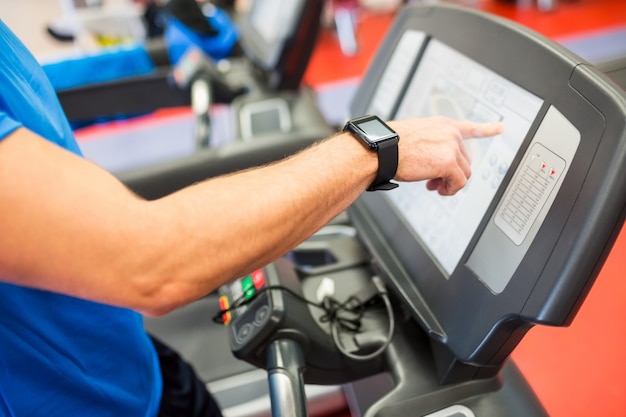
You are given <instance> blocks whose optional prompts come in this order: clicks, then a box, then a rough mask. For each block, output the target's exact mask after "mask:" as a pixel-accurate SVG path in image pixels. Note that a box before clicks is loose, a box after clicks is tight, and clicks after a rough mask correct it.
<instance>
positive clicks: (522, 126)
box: [385, 39, 543, 278]
mask: <svg viewBox="0 0 626 417" xmlns="http://www.w3.org/2000/svg"><path fill="white" fill-rule="evenodd" d="M542 104H543V100H542V99H540V98H539V97H537V96H535V95H533V94H531V93H530V92H528V91H526V90H524V89H523V88H521V87H519V86H518V85H516V84H514V83H512V82H510V81H508V80H507V79H505V78H503V77H501V76H499V75H498V74H496V73H495V72H493V71H491V70H490V69H488V68H486V67H485V66H483V65H481V64H479V63H477V62H476V61H474V60H472V59H470V58H468V57H467V56H465V55H463V54H461V53H459V52H458V51H456V50H454V49H452V48H450V47H449V46H447V45H445V44H444V43H442V42H440V41H438V40H436V39H432V40H430V42H429V43H428V45H427V47H426V49H425V51H424V55H423V56H422V58H421V60H420V63H419V66H418V67H417V70H416V71H415V73H414V74H413V77H412V79H411V80H410V82H409V84H408V87H407V89H406V92H405V94H404V97H403V99H402V101H401V102H400V105H399V107H398V110H397V112H396V114H395V116H394V119H404V118H411V117H428V116H447V117H449V118H453V119H469V120H474V121H481V122H483V121H500V122H503V123H504V125H505V130H504V132H503V133H502V134H501V135H499V136H496V137H493V138H486V139H468V140H466V142H465V144H466V146H467V149H468V151H469V154H470V156H471V163H472V165H471V168H472V177H471V178H470V180H469V181H468V183H467V185H466V186H465V187H464V188H463V189H462V190H461V191H459V192H458V193H457V194H456V195H454V196H451V197H450V196H440V195H439V194H437V193H436V192H432V191H428V190H427V189H426V187H425V184H424V183H403V184H402V185H401V187H399V188H397V189H395V190H392V191H389V192H387V193H386V194H385V196H386V197H387V198H388V199H389V201H390V203H391V205H392V206H393V207H395V208H396V209H397V212H398V215H399V216H400V217H401V218H402V219H403V220H404V221H405V222H406V223H407V224H408V225H409V227H410V229H411V230H412V231H413V232H414V233H415V234H416V236H417V238H418V240H420V241H421V243H422V246H423V247H424V248H425V250H426V251H427V252H428V253H429V254H430V256H431V257H432V258H433V260H435V262H436V263H437V265H438V266H439V268H440V269H441V270H442V272H443V274H444V276H446V277H448V278H449V277H450V275H452V273H453V272H454V270H455V268H456V266H457V264H458V263H459V261H460V260H461V257H462V256H463V253H464V252H465V251H466V249H467V246H468V244H469V243H470V240H471V239H472V237H473V235H474V234H475V232H476V229H477V228H478V226H479V224H480V222H481V221H482V219H483V217H484V215H485V212H486V211H487V208H488V207H489V205H490V204H491V201H492V199H493V197H494V195H495V193H496V191H497V189H498V187H499V186H500V183H501V182H502V179H503V177H504V175H505V174H506V173H507V170H508V169H509V166H510V165H511V162H512V161H513V158H514V157H515V155H516V153H517V151H518V150H519V148H520V146H521V144H522V142H523V140H524V138H525V137H526V135H527V133H528V130H529V128H530V126H531V123H532V122H533V120H534V119H535V118H536V116H537V114H538V112H539V110H540V108H541V106H542Z"/></svg>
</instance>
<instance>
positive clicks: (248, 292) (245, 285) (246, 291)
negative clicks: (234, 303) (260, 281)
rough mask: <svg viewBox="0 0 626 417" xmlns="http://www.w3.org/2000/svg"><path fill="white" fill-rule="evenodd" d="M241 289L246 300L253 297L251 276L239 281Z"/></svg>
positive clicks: (253, 290)
mask: <svg viewBox="0 0 626 417" xmlns="http://www.w3.org/2000/svg"><path fill="white" fill-rule="evenodd" d="M241 289H242V290H243V296H244V298H245V299H246V300H249V299H251V298H252V297H254V292H255V289H254V282H253V281H252V277H251V276H250V275H248V276H247V277H245V278H244V279H243V280H242V281H241Z"/></svg>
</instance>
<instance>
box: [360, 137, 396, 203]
mask: <svg viewBox="0 0 626 417" xmlns="http://www.w3.org/2000/svg"><path fill="white" fill-rule="evenodd" d="M377 154H378V172H377V173H376V178H375V179H374V181H373V182H372V184H371V185H370V186H369V187H368V188H367V191H387V190H393V189H394V188H396V187H397V186H398V184H396V183H395V182H391V181H390V180H391V179H392V178H393V177H394V176H395V175H396V171H397V169H398V138H397V137H395V138H391V139H388V140H385V141H382V142H379V143H378V151H377Z"/></svg>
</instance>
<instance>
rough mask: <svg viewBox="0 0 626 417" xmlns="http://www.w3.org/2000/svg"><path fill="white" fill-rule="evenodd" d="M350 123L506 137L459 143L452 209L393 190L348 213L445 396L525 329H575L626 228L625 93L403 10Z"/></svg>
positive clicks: (476, 23)
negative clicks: (436, 122)
mask: <svg viewBox="0 0 626 417" xmlns="http://www.w3.org/2000/svg"><path fill="white" fill-rule="evenodd" d="M451 28H454V30H451ZM351 114H352V116H360V115H363V114H377V115H379V116H380V117H382V118H385V119H404V118H410V117H427V116H447V117H449V118H454V119H471V120H475V121H501V122H503V123H504V125H505V130H504V132H503V133H502V134H500V135H498V136H496V137H493V138H488V139H469V140H467V141H466V145H467V147H468V150H469V152H470V155H471V157H472V173H473V175H472V177H471V179H470V180H469V182H468V184H467V186H466V187H465V188H464V189H462V190H461V191H460V192H459V193H457V194H456V195H455V196H452V197H443V196H440V195H438V194H436V193H433V192H430V191H427V190H426V188H425V185H424V184H423V183H402V184H400V187H399V188H397V189H395V190H392V191H388V192H377V193H366V194H365V195H363V196H362V197H361V198H360V200H359V201H358V202H357V203H356V204H354V205H353V206H352V207H351V209H350V214H351V219H352V221H353V222H354V224H355V226H356V228H357V230H358V231H359V235H360V237H361V238H362V239H363V241H364V242H365V244H366V246H367V247H368V249H369V250H370V252H371V254H372V257H373V258H374V260H375V264H376V266H377V269H378V270H379V272H380V274H381V275H382V276H383V277H385V278H386V282H387V284H388V285H389V286H390V287H391V288H392V289H393V290H395V291H394V292H395V294H396V295H397V296H398V297H399V298H400V299H401V301H402V302H403V304H405V305H406V307H407V308H408V309H409V310H410V312H411V313H412V315H413V317H414V318H415V319H417V321H418V322H419V323H420V324H421V326H422V328H423V329H424V330H425V331H426V332H427V333H428V334H429V335H430V338H431V340H432V346H433V352H434V357H435V360H436V363H437V368H438V373H439V377H440V380H441V381H442V382H454V381H463V380H469V379H475V378H479V377H482V376H493V375H494V374H495V373H497V372H498V370H499V369H500V367H501V366H502V364H503V363H504V361H505V360H506V359H507V358H508V356H509V354H510V353H511V351H512V350H513V349H514V347H515V346H516V345H517V343H518V342H519V341H520V340H521V338H522V337H523V335H524V334H525V333H526V331H528V329H530V328H531V327H532V326H533V325H534V324H546V325H554V326H564V325H567V324H569V323H570V322H571V320H572V319H573V317H574V315H575V314H576V312H577V310H578V307H579V306H580V304H581V303H582V301H583V299H584V298H585V295H586V294H587V292H588V290H589V288H590V286H591V285H592V283H593V280H594V278H595V276H596V275H597V273H598V271H599V269H600V267H601V266H602V263H603V261H604V259H605V257H606V255H607V253H608V251H609V249H610V247H611V245H612V242H613V240H614V239H615V237H616V236H617V233H618V232H619V230H620V228H621V225H622V222H623V219H624V205H625V203H626V195H625V194H624V192H623V190H624V189H626V175H625V174H624V172H626V166H625V164H626V160H625V158H624V155H625V152H626V96H625V94H624V92H623V91H622V90H621V89H620V88H619V87H617V86H616V85H615V84H613V82H611V81H610V80H609V79H608V78H607V77H605V76H604V75H603V74H602V73H600V71H599V70H597V69H596V68H594V67H593V66H591V65H589V64H588V63H587V62H585V61H583V60H582V59H580V58H579V57H577V56H575V55H574V54H572V53H570V52H569V51H567V50H566V49H564V48H562V47H560V46H559V45H557V44H555V43H553V42H551V41H549V40H546V39H545V38H543V37H541V36H538V35H536V34H534V33H532V32H531V31H529V30H527V29H525V28H523V27H521V26H518V25H517V24H515V23H512V22H509V21H506V20H504V19H501V18H498V17H495V16H491V15H488V14H484V13H480V12H476V11H473V10H470V9H465V8H460V7H454V6H441V5H438V6H409V7H406V8H404V9H403V10H402V12H401V14H400V15H399V16H398V17H397V19H396V21H395V23H394V25H393V27H392V28H391V30H390V31H389V33H388V35H387V37H386V38H385V40H384V42H383V44H382V46H381V47H380V48H379V51H378V52H377V55H376V56H375V59H374V60H373V63H372V65H371V66H370V68H369V69H368V72H367V74H366V76H365V78H364V80H363V81H362V83H361V84H360V87H359V90H358V91H357V94H356V96H355V98H354V100H353V104H352V107H351ZM400 140H402V138H400ZM382 213H385V215H382Z"/></svg>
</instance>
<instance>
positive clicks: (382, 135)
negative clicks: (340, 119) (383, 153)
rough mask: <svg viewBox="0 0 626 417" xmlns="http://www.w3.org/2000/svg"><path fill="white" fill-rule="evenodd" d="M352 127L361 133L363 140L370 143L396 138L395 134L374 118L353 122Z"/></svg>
mask: <svg viewBox="0 0 626 417" xmlns="http://www.w3.org/2000/svg"><path fill="white" fill-rule="evenodd" d="M353 123H354V126H355V127H357V128H358V129H359V130H360V131H361V132H362V133H363V135H364V136H363V139H365V140H367V141H368V142H370V143H376V142H380V141H381V140H385V139H389V138H391V137H395V136H396V132H394V131H393V130H391V129H390V128H389V127H388V126H387V125H386V124H385V123H384V122H383V121H382V120H380V119H379V118H378V117H376V116H371V117H366V118H363V119H360V120H356V121H353Z"/></svg>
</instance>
